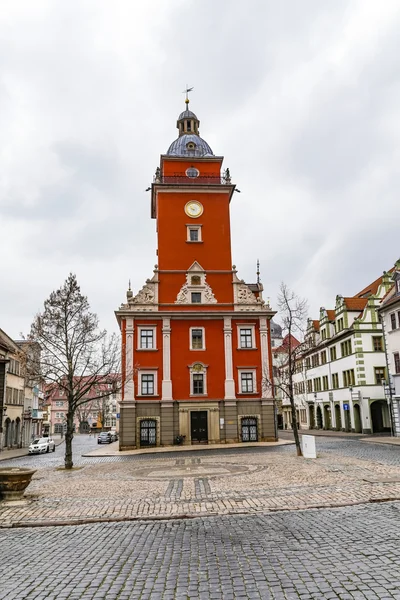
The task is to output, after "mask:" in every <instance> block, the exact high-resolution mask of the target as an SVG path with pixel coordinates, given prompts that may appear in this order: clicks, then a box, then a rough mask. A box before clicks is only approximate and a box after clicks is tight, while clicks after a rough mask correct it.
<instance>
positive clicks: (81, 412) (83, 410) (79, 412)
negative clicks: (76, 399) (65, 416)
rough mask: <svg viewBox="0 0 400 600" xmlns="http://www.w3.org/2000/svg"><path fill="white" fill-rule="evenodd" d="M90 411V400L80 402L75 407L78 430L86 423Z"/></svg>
mask: <svg viewBox="0 0 400 600" xmlns="http://www.w3.org/2000/svg"><path fill="white" fill-rule="evenodd" d="M91 411H92V402H91V400H88V401H87V402H85V404H80V405H79V406H77V408H76V416H77V417H78V421H79V431H82V424H83V423H88V419H89V415H90V413H91Z"/></svg>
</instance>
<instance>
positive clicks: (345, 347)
mask: <svg viewBox="0 0 400 600" xmlns="http://www.w3.org/2000/svg"><path fill="white" fill-rule="evenodd" d="M340 349H341V352H342V356H350V354H351V340H346V341H345V342H342V343H341V344H340Z"/></svg>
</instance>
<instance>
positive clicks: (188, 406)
mask: <svg viewBox="0 0 400 600" xmlns="http://www.w3.org/2000/svg"><path fill="white" fill-rule="evenodd" d="M195 411H197V412H198V411H206V412H207V427H208V443H209V444H219V442H220V433H219V406H218V402H180V403H179V435H184V436H185V441H184V444H185V445H191V443H192V438H191V427H190V413H191V412H195Z"/></svg>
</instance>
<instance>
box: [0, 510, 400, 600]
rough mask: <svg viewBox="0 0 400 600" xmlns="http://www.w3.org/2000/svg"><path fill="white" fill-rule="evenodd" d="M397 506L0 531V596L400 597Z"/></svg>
mask: <svg viewBox="0 0 400 600" xmlns="http://www.w3.org/2000/svg"><path fill="white" fill-rule="evenodd" d="M399 531H400V503H388V504H384V505H362V506H356V507H347V508H336V509H322V510H321V509H320V510H308V511H298V512H285V513H273V514H265V515H254V516H219V517H210V518H199V519H193V520H178V521H152V522H135V523H126V522H125V523H102V524H92V525H81V526H68V527H48V528H41V529H33V528H27V529H14V530H8V531H5V530H0V564H1V565H2V572H3V574H4V573H6V574H7V577H4V576H2V578H1V580H0V597H1V598H2V600H25V599H26V600H45V599H46V600H56V599H57V600H78V599H80V600H91V599H94V598H96V599H97V598H103V599H107V600H128V599H129V600H135V599H137V600H139V599H140V600H175V599H176V600H178V599H180V600H183V599H185V600H187V599H190V600H206V599H207V600H208V599H211V600H219V599H221V600H233V599H242V600H244V599H250V600H253V599H258V600H269V599H274V600H291V599H293V600H294V599H301V600H310V599H313V600H333V599H335V598H339V599H341V600H357V599H358V600H360V599H368V600H377V599H381V600H388V599H396V600H399V599H400V561H399V560H398V549H399V542H400V539H399V537H400V536H399Z"/></svg>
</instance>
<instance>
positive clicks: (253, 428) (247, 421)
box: [242, 417, 258, 442]
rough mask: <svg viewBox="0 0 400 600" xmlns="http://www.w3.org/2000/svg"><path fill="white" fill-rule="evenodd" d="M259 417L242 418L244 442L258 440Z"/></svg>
mask: <svg viewBox="0 0 400 600" xmlns="http://www.w3.org/2000/svg"><path fill="white" fill-rule="evenodd" d="M257 440H258V432H257V419H256V418H255V417H244V418H243V419H242V442H257Z"/></svg>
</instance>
